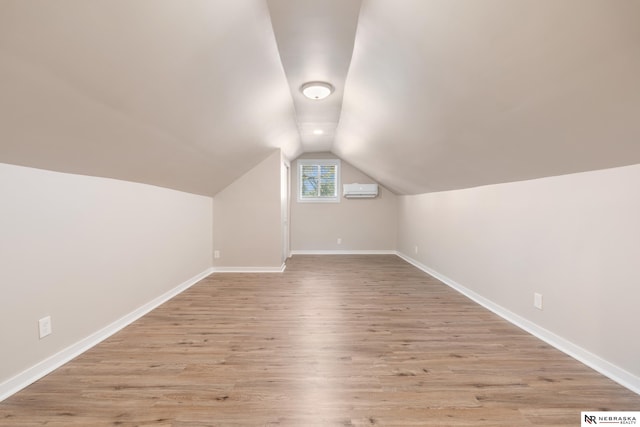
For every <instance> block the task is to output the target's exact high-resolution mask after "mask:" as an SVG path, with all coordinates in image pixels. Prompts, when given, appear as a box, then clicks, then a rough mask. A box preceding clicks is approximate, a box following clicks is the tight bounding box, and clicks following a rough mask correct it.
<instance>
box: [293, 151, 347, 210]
mask: <svg viewBox="0 0 640 427" xmlns="http://www.w3.org/2000/svg"><path fill="white" fill-rule="evenodd" d="M310 165H312V166H335V167H336V194H335V196H333V197H303V196H302V167H303V166H310ZM297 169H298V188H297V191H296V192H297V194H298V202H299V203H340V159H299V160H298V164H297Z"/></svg>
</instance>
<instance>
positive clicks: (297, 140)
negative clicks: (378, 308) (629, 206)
mask: <svg viewBox="0 0 640 427" xmlns="http://www.w3.org/2000/svg"><path fill="white" fill-rule="evenodd" d="M638 17H640V2H638V1H636V0H616V1H603V0H563V1H558V0H393V1H389V0H189V1H182V0H55V1H47V0H0V162H6V163H14V164H22V165H27V166H34V167H40V168H45V169H52V170H59V171H64V172H72V173H80V174H86V175H97V176H107V177H113V178H118V179H125V180H130V181H137V182H145V183H149V184H154V185H160V186H164V187H168V188H175V189H179V190H184V191H189V192H193V193H198V194H206V195H214V194H216V193H217V192H218V191H220V190H221V189H222V188H224V187H226V186H227V185H228V184H230V183H231V182H232V181H233V180H235V179H236V178H237V177H239V176H240V175H242V174H243V173H244V172H246V171H248V170H249V169H250V168H251V167H253V166H254V165H255V164H257V163H259V162H260V161H261V160H262V159H264V158H265V157H267V156H268V155H269V154H270V153H271V152H273V150H274V149H277V148H280V149H282V150H283V152H284V153H285V155H286V156H288V157H289V158H294V157H296V156H297V155H298V154H300V153H301V152H303V151H322V150H331V151H333V152H334V153H335V154H337V155H339V156H340V157H342V158H344V159H345V160H347V161H348V162H350V163H352V164H353V165H355V166H357V167H359V168H360V169H362V170H363V171H364V172H365V173H367V174H368V175H370V176H372V177H373V178H375V179H377V180H379V181H380V182H381V183H382V184H384V185H386V186H387V187H389V188H390V189H392V190H393V191H395V192H397V193H401V194H411V193H423V192H430V191H440V190H447V189H456V188H466V187H473V186H478V185H484V184H491V183H499V182H507V181H517V180H523V179H529V178H536V177H543V176H550V175H558V174H565V173H571V172H579V171H586V170H592V169H601V168H606V167H613V166H622V165H628V164H635V163H640V120H639V117H640V79H638V77H637V76H639V75H640V25H638ZM310 80H327V81H329V82H330V83H332V84H333V85H334V86H335V87H336V92H335V93H334V94H333V95H332V96H331V97H330V98H328V99H327V100H324V101H318V102H316V101H309V100H305V99H304V98H302V97H301V96H300V93H299V86H300V85H301V84H302V83H304V82H305V81H310ZM314 102H316V103H314ZM317 127H321V128H323V129H325V130H326V131H325V134H324V135H323V136H321V137H320V138H317V137H316V138H314V135H312V134H311V130H313V129H315V128H317Z"/></svg>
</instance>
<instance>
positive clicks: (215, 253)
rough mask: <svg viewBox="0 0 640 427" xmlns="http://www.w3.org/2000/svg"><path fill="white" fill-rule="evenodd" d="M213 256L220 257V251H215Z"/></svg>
mask: <svg viewBox="0 0 640 427" xmlns="http://www.w3.org/2000/svg"><path fill="white" fill-rule="evenodd" d="M213 257H214V258H215V259H218V258H220V251H213Z"/></svg>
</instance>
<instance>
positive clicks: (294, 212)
mask: <svg viewBox="0 0 640 427" xmlns="http://www.w3.org/2000/svg"><path fill="white" fill-rule="evenodd" d="M299 158H300V159H303V158H306V159H327V158H337V157H336V156H335V155H333V154H330V153H306V154H304V155H302V156H300V157H299ZM297 167H298V162H297V160H296V161H294V162H292V165H291V184H292V185H291V249H292V250H293V251H316V250H317V251H328V250H333V251H342V250H345V251H349V250H354V251H378V250H394V249H395V246H396V203H397V200H396V199H397V197H396V195H395V194H393V193H392V192H391V191H389V190H387V189H386V188H384V187H382V186H379V195H378V197H376V198H375V199H359V200H354V199H349V200H348V199H345V198H344V197H340V203H298V201H297V191H298V169H297ZM340 170H341V179H340V180H341V187H342V184H352V183H355V182H357V183H360V184H367V183H375V181H374V180H372V179H371V178H369V177H368V176H367V175H365V174H363V173H362V172H361V171H359V170H358V169H356V168H355V167H353V166H351V165H350V164H349V163H347V162H345V161H342V162H341V169H340ZM340 195H341V196H342V188H340ZM338 238H341V239H342V244H340V245H338V244H337V239H338Z"/></svg>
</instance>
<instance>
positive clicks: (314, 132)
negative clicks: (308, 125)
mask: <svg viewBox="0 0 640 427" xmlns="http://www.w3.org/2000/svg"><path fill="white" fill-rule="evenodd" d="M323 133H324V131H323V130H322V129H314V130H313V134H314V135H322V134H323Z"/></svg>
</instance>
